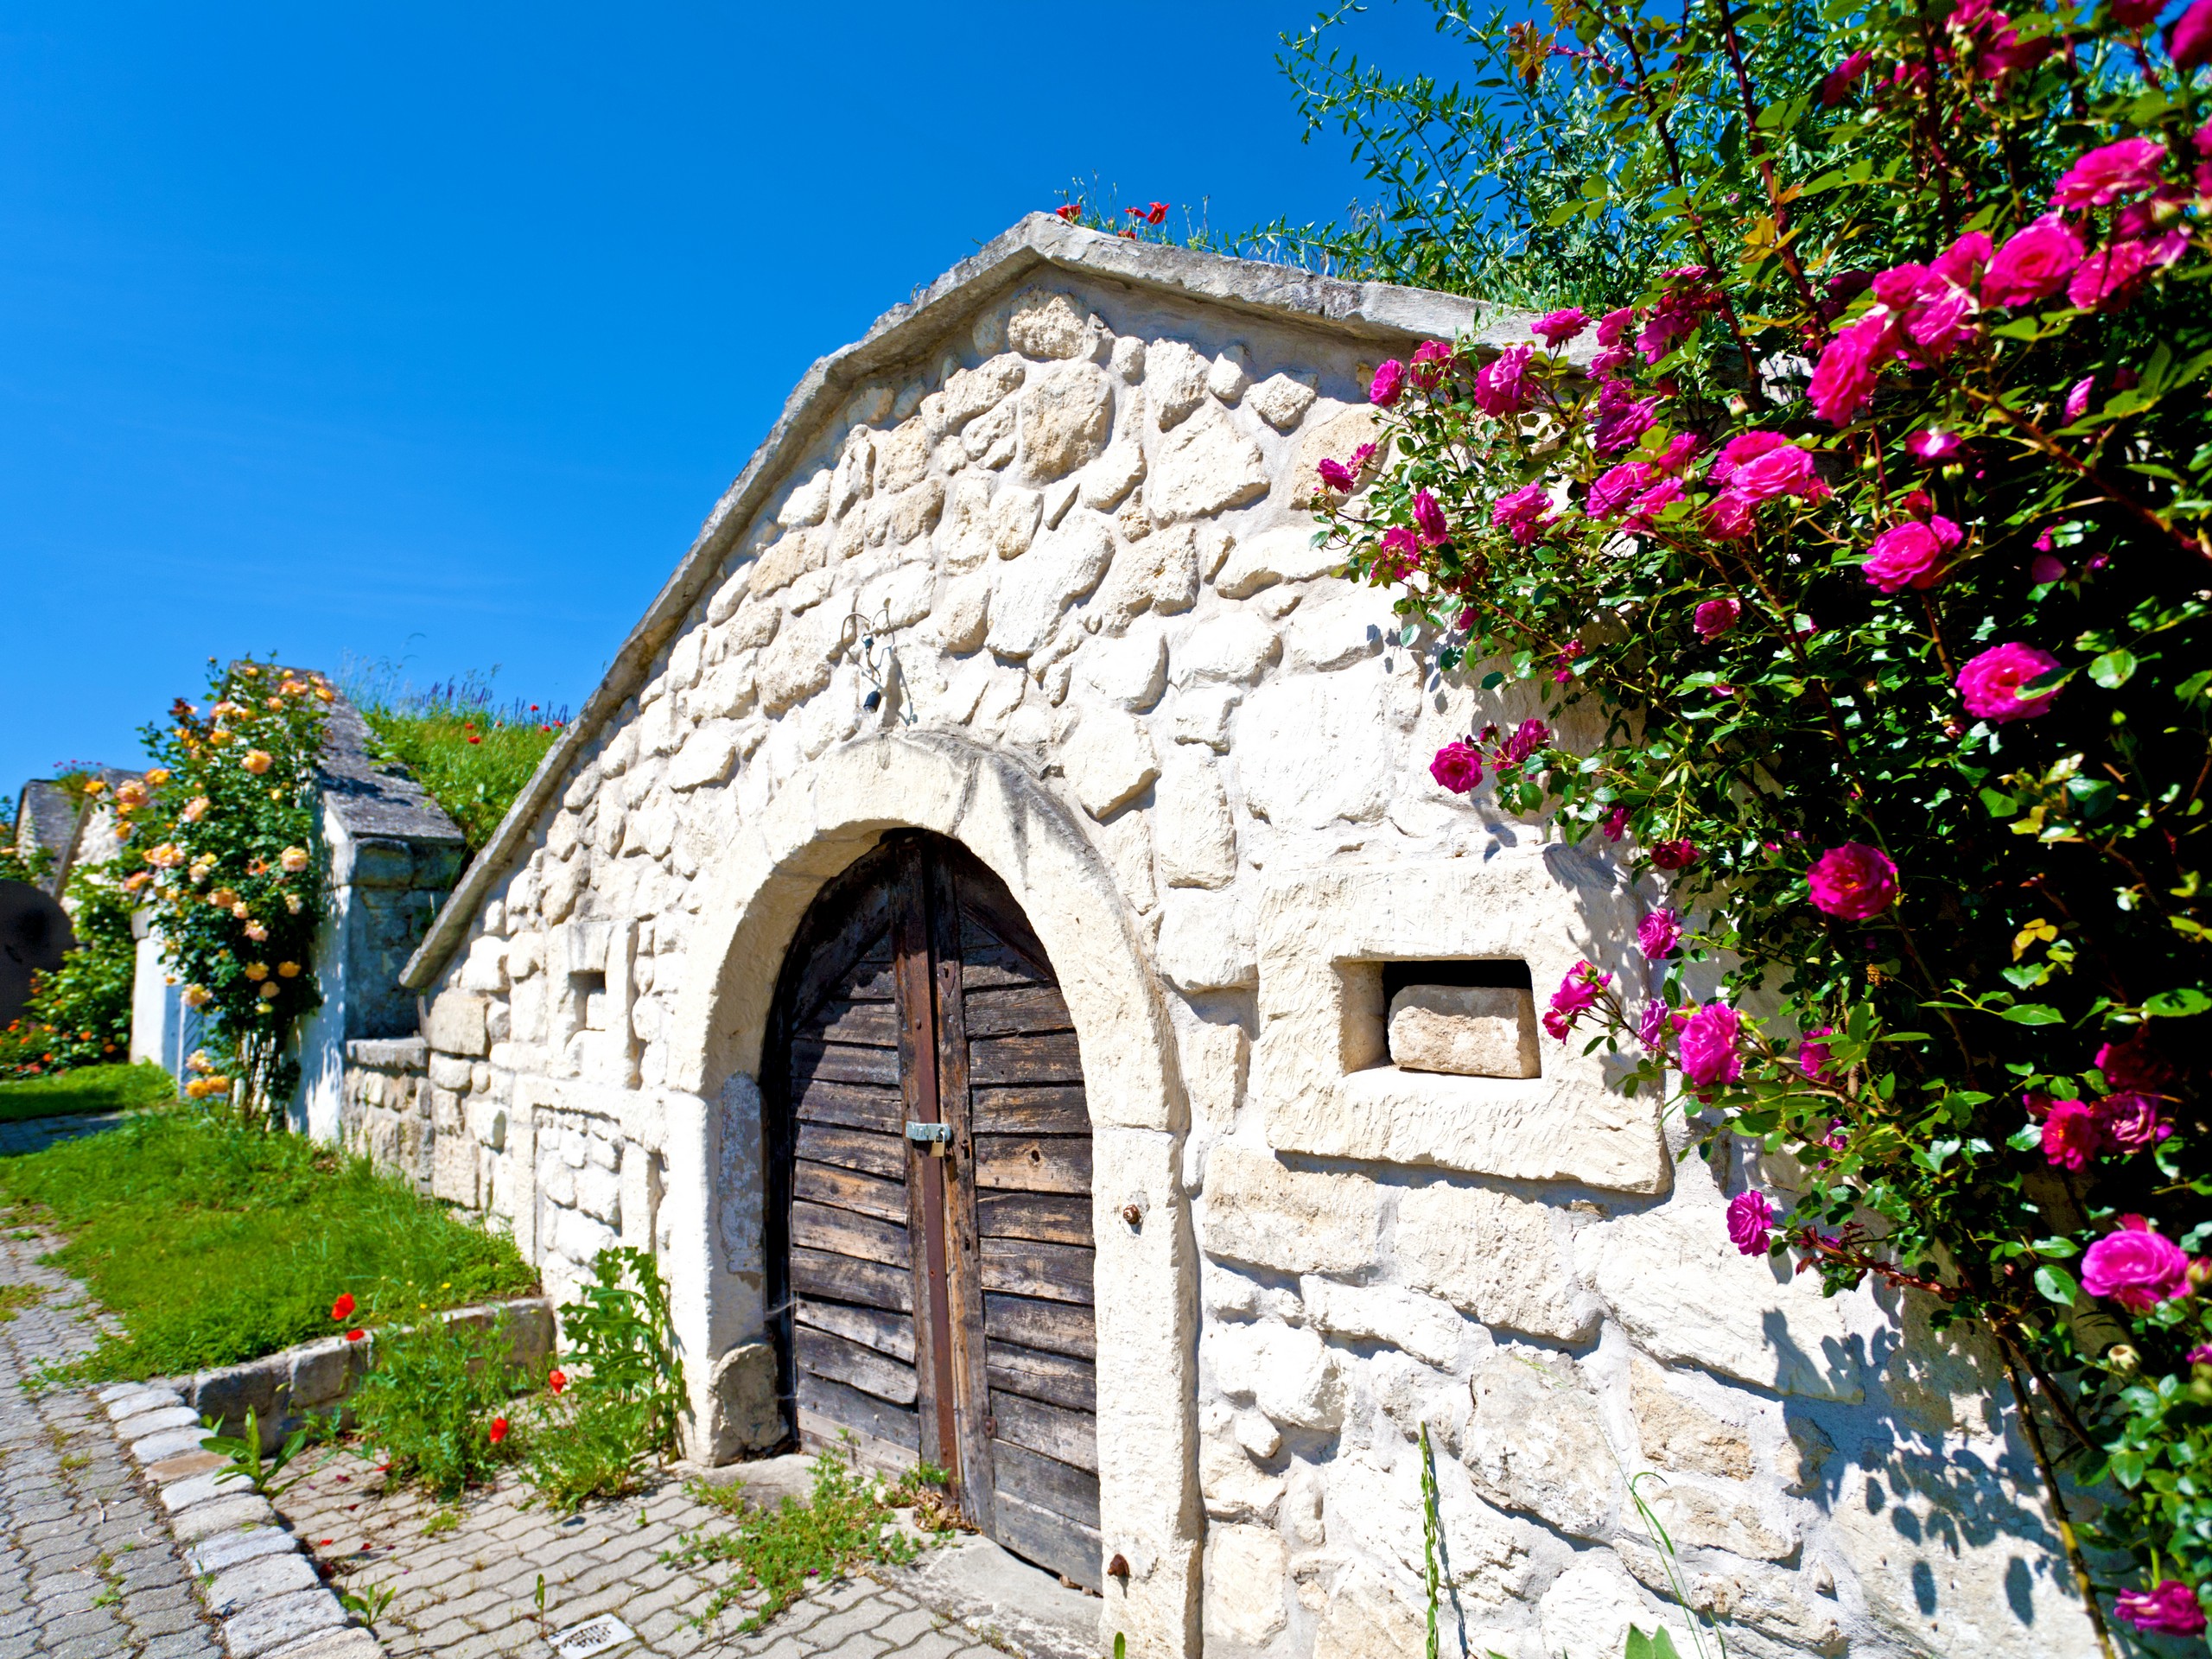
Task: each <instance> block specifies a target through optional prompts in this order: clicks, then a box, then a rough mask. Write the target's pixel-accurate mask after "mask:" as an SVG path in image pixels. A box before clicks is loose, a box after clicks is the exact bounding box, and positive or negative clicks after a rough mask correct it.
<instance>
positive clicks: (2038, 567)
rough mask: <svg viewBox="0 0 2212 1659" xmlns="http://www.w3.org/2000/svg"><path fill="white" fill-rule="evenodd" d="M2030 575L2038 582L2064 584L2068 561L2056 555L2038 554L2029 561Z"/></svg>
mask: <svg viewBox="0 0 2212 1659" xmlns="http://www.w3.org/2000/svg"><path fill="white" fill-rule="evenodd" d="M2028 575H2029V576H2030V577H2031V578H2032V579H2033V580H2035V581H2036V582H2063V580H2065V576H2066V561H2065V560H2063V559H2062V558H2059V557H2057V556H2056V555H2054V554H2050V553H2038V554H2037V555H2036V556H2035V557H2033V558H2032V559H2031V560H2029V561H2028Z"/></svg>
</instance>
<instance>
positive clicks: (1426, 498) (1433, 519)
mask: <svg viewBox="0 0 2212 1659" xmlns="http://www.w3.org/2000/svg"><path fill="white" fill-rule="evenodd" d="M1414 528H1415V529H1417V530H1418V531H1421V544H1422V545H1423V546H1425V547H1441V546H1442V545H1443V544H1444V543H1446V542H1448V541H1450V540H1451V539H1452V526H1451V525H1450V524H1448V523H1446V520H1445V518H1444V509H1443V507H1442V506H1441V505H1439V504H1438V502H1437V499H1436V498H1435V497H1434V496H1433V495H1431V494H1430V493H1428V492H1427V490H1415V491H1414Z"/></svg>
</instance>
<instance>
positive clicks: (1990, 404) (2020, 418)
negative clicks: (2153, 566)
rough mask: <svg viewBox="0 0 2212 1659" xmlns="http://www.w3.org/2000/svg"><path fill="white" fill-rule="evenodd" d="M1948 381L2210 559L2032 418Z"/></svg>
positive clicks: (2211, 554)
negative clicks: (2018, 413)
mask: <svg viewBox="0 0 2212 1659" xmlns="http://www.w3.org/2000/svg"><path fill="white" fill-rule="evenodd" d="M1952 385H1954V386H1955V389H1956V390H1958V391H1961V392H1963V393H1965V395H1966V396H1967V397H1969V398H1971V399H1973V400H1974V402H1975V403H1977V404H1980V405H1981V406H1982V407H1983V408H1984V409H1985V410H1987V411H1988V412H1989V413H1991V414H1992V415H1994V416H1996V417H1997V418H1998V419H1999V420H2000V421H2002V422H2003V423H2005V425H2007V426H2009V427H2011V428H2012V429H2013V430H2014V431H2016V432H2018V434H2019V435H2021V436H2022V437H2024V438H2025V439H2026V440H2027V441H2028V442H2029V443H2031V445H2033V446H2034V447H2035V448H2037V449H2040V450H2042V451H2043V452H2044V454H2047V455H2049V456H2050V458H2051V459H2052V460H2053V461H2056V462H2057V463H2058V464H2059V465H2060V466H2062V467H2066V468H2067V469H2068V470H2069V471H2070V472H2072V473H2074V474H2075V475H2076V476H2077V477H2080V478H2082V479H2085V480H2088V482H2089V483H2091V484H2094V485H2095V486H2097V488H2098V489H2100V490H2101V491H2103V492H2104V493H2105V495H2106V497H2107V499H2109V500H2110V501H2111V502H2112V504H2113V505H2114V506H2116V507H2118V508H2120V510H2121V511H2122V512H2126V513H2127V514H2129V515H2130V516H2131V517H2133V518H2137V519H2139V520H2140V521H2141V522H2142V523H2144V524H2146V525H2148V526H2149V527H2150V528H2151V529H2152V530H2155V531H2158V534H2159V535H2161V536H2163V537H2167V538H2168V539H2170V540H2172V541H2175V542H2178V543H2180V544H2181V545H2182V546H2183V548H2184V549H2186V550H2188V551H2190V552H2191V553H2194V554H2195V555H2196V556H2197V557H2199V558H2206V559H2212V549H2207V548H2206V547H2204V546H2202V544H2201V543H2197V542H2195V541H2192V540H2191V539H2190V537H2187V536H2184V535H2183V534H2182V532H2181V531H2177V530H2176V529H2175V528H2174V527H2173V525H2172V524H2169V523H2168V522H2167V521H2166V519H2165V518H2164V516H2163V515H2162V514H2160V513H2159V512H2157V511H2156V510H2155V509H2153V508H2152V507H2149V506H2147V505H2145V504H2144V503H2142V502H2140V501H2139V500H2137V499H2135V498H2134V497H2133V495H2131V494H2129V493H2127V492H2126V490H2124V489H2122V488H2121V487H2120V486H2119V485H2117V484H2115V483H2113V481H2112V480H2110V479H2109V478H2107V477H2106V476H2105V474H2103V473H2101V472H2100V471H2099V470H2098V469H2097V468H2096V467H2093V466H2091V465H2090V464H2089V463H2088V461H2083V460H2082V458H2081V457H2080V456H2079V455H2076V454H2074V453H2073V451H2071V450H2069V448H2066V446H2065V445H2064V444H2063V443H2061V442H2058V440H2057V439H2056V438H2054V437H2052V436H2051V435H2050V434H2049V433H2048V432H2046V431H2044V429H2043V428H2042V427H2040V426H2038V425H2037V423H2035V422H2033V421H2031V420H2030V419H2029V418H2028V417H2027V416H2024V415H2017V414H2015V413H2013V411H2012V410H2010V409H2007V408H2006V407H2005V403H2004V400H2003V399H2002V398H1999V397H1994V396H1993V395H1992V394H1990V393H1988V392H1986V391H1980V390H1978V389H1977V388H1975V387H1974V386H1970V385H1966V384H1965V383H1963V382H1960V381H1954V382H1953V383H1952Z"/></svg>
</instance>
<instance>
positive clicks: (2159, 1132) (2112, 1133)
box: [2096, 1090, 2174, 1155]
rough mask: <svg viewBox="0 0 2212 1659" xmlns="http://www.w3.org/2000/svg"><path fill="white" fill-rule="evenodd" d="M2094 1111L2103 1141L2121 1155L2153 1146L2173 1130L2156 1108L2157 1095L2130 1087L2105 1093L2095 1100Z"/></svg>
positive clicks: (2131, 1153)
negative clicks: (2098, 1099)
mask: <svg viewBox="0 0 2212 1659" xmlns="http://www.w3.org/2000/svg"><path fill="white" fill-rule="evenodd" d="M2096 1114H2097V1127H2098V1128H2099V1129H2100V1130H2101V1131H2102V1133H2103V1135H2104V1139H2105V1144H2106V1145H2107V1146H2109V1147H2113V1149H2114V1150H2115V1151H2117V1152H2120V1154H2123V1155H2133V1154H2135V1153H2139V1152H2142V1151H2144V1150H2145V1149H2146V1148H2148V1147H2155V1146H2157V1145H2158V1142H2160V1141H2164V1139H2165V1138H2166V1137H2167V1136H2168V1135H2171V1134H2172V1133H2173V1132H2174V1126H2173V1125H2172V1124H2171V1123H2169V1122H2166V1121H2165V1119H2164V1116H2161V1114H2160V1112H2159V1110H2158V1097H2157V1096H2153V1095H2145V1094H2139V1093H2138V1092H2136V1091H2135V1090H2127V1091H2126V1092H2124V1093H2121V1094H2117V1095H2107V1096H2105V1097H2104V1098H2103V1099H2102V1100H2101V1101H2099V1102H2098V1103H2097V1104H2096Z"/></svg>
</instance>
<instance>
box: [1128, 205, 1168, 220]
mask: <svg viewBox="0 0 2212 1659" xmlns="http://www.w3.org/2000/svg"><path fill="white" fill-rule="evenodd" d="M1130 211H1131V212H1133V213H1134V212H1135V209H1134V208H1132V209H1131V210H1130ZM1166 221H1167V204H1166V202H1164V201H1155V202H1154V203H1153V204H1152V206H1151V207H1148V208H1147V209H1146V210H1145V216H1144V222H1145V223H1146V224H1147V225H1163V224H1165V223H1166Z"/></svg>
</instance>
